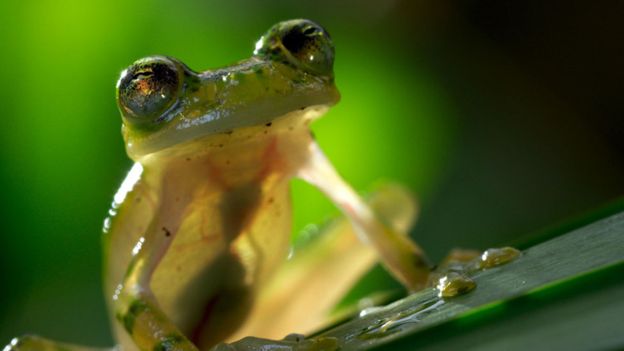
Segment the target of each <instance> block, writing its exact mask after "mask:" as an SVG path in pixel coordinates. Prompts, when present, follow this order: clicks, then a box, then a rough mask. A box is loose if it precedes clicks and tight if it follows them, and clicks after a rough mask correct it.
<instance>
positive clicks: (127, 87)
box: [122, 63, 178, 117]
mask: <svg viewBox="0 0 624 351" xmlns="http://www.w3.org/2000/svg"><path fill="white" fill-rule="evenodd" d="M128 76H129V79H128V80H127V81H126V82H125V84H123V86H122V90H123V91H122V99H123V102H124V105H125V106H126V108H127V109H129V110H130V111H131V112H132V113H133V114H134V115H135V117H149V116H152V115H153V114H156V113H162V112H164V111H163V110H164V109H165V107H166V106H167V105H168V102H169V101H170V99H171V97H172V96H173V95H174V94H175V92H176V88H177V85H178V77H177V74H176V72H174V71H173V70H172V69H171V68H170V67H168V66H167V65H166V64H163V63H152V64H149V65H142V66H137V67H135V68H134V69H133V72H131V74H129V75H128Z"/></svg>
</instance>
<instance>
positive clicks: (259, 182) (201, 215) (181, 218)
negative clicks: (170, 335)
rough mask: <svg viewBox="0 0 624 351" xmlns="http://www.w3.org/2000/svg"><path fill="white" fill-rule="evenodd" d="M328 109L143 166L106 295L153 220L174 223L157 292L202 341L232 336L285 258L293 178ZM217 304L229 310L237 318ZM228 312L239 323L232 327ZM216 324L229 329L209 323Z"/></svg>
mask: <svg viewBox="0 0 624 351" xmlns="http://www.w3.org/2000/svg"><path fill="white" fill-rule="evenodd" d="M322 110H324V108H322V107H308V108H305V109H304V110H301V111H298V112H295V113H291V114H290V115H289V116H285V117H284V118H280V119H277V120H275V121H274V122H272V123H271V124H270V125H269V126H267V125H262V126H254V127H247V128H244V129H241V130H234V131H232V133H223V134H219V135H216V136H209V137H205V138H204V139H205V140H199V141H197V142H193V143H192V144H189V145H185V147H184V150H183V151H181V150H175V151H174V150H166V151H162V152H166V153H169V152H171V154H170V155H167V156H165V155H159V156H158V157H152V158H150V159H148V160H145V161H144V162H142V166H141V165H137V166H135V167H137V168H136V169H138V170H140V171H141V175H140V178H135V179H137V183H136V185H135V186H134V187H133V188H132V190H131V191H129V193H128V194H127V196H126V198H125V199H124V201H123V203H121V204H120V205H119V206H118V209H116V212H117V214H116V215H115V216H114V217H113V218H112V219H111V221H110V224H109V226H110V228H109V229H108V232H109V233H108V234H107V235H106V240H107V246H108V250H107V251H108V252H107V256H109V257H111V253H115V254H114V255H113V256H112V257H114V258H115V259H114V260H109V261H108V264H107V274H106V276H107V278H106V287H107V291H106V294H107V296H109V297H110V298H113V297H114V296H115V289H117V286H118V285H119V284H120V282H122V281H123V278H124V275H125V274H126V271H127V269H128V266H129V264H130V261H131V260H132V252H133V248H134V247H135V245H136V244H137V242H139V241H140V240H142V239H141V238H142V237H143V236H144V235H145V231H146V230H147V228H149V227H152V228H154V230H155V231H156V233H157V235H161V236H167V235H172V233H173V232H175V233H176V235H175V240H174V241H172V243H171V246H170V247H169V249H168V250H167V253H166V254H165V256H164V257H163V258H162V260H161V263H160V264H159V265H158V267H157V268H156V271H155V272H154V275H153V277H152V280H151V287H152V290H153V291H154V295H155V296H156V298H157V300H158V303H159V305H160V306H161V308H162V309H163V311H164V312H165V314H166V315H167V316H169V317H170V318H171V319H172V321H173V322H174V323H175V324H176V325H177V326H178V327H179V328H180V329H181V330H182V331H183V332H184V333H185V334H186V335H189V336H193V338H194V341H195V342H196V343H198V344H203V343H202V342H200V340H201V339H202V337H203V338H206V339H207V341H206V342H205V343H208V344H214V342H215V341H218V340H223V338H224V337H225V336H227V335H228V334H229V333H230V332H232V331H233V330H234V328H235V327H237V326H238V325H239V324H240V322H241V321H242V320H243V319H244V317H245V316H246V315H248V314H249V309H250V307H251V305H250V304H251V300H252V298H253V297H254V296H253V295H254V294H255V292H256V291H258V286H257V284H258V283H259V282H266V281H267V279H268V278H269V277H270V276H271V275H272V273H273V272H274V271H275V269H276V268H277V267H278V266H279V264H280V263H282V262H284V261H285V260H286V257H287V255H288V252H289V249H290V231H291V226H290V221H291V206H290V198H289V188H288V186H289V184H288V181H289V179H290V178H292V177H293V175H294V174H295V172H296V171H297V170H298V169H300V168H301V163H302V162H304V161H305V155H307V153H308V151H307V149H308V148H309V146H310V143H311V142H313V140H312V138H311V135H310V133H309V131H308V129H307V127H306V124H307V123H306V121H309V120H310V119H311V118H313V117H314V116H315V115H318V114H319V113H321V112H322ZM179 152H181V153H179ZM136 174H137V171H135V173H133V174H132V177H135V176H136ZM139 179H140V180H139ZM126 206H128V209H127V210H126ZM160 206H164V207H165V208H159V207H160ZM115 207H117V206H115ZM157 213H158V215H156V214H157ZM155 216H157V218H158V223H157V224H155V223H153V219H154V218H155ZM223 295H227V296H235V298H233V299H223V298H220V297H222V296H223ZM111 308H115V303H114V301H112V300H111ZM214 311H227V314H228V315H229V318H225V317H226V316H224V315H221V314H220V313H215V312H214ZM213 318H216V320H213ZM228 320H232V321H231V323H232V325H231V326H227V327H226V326H224V325H223V324H225V323H226V321H228ZM115 324H116V325H117V326H118V327H121V326H120V325H119V324H118V323H115ZM211 327H212V328H213V329H215V331H219V332H222V333H223V335H216V334H215V333H214V332H211V333H207V332H202V329H203V328H207V329H210V328H211ZM224 327H226V328H224ZM118 334H122V335H123V334H125V331H123V330H119V331H118Z"/></svg>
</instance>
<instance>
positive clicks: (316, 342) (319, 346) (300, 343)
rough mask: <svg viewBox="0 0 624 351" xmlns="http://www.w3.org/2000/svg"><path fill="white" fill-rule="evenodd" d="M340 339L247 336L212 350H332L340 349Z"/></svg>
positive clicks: (298, 336) (300, 336)
mask: <svg viewBox="0 0 624 351" xmlns="http://www.w3.org/2000/svg"><path fill="white" fill-rule="evenodd" d="M338 347H339V346H338V340H337V339H336V338H332V337H323V336H321V337H316V338H310V339H306V338H305V337H304V336H303V335H301V334H290V335H288V336H286V337H285V338H284V339H283V340H270V339H262V338H255V337H251V336H249V337H246V338H243V339H240V340H238V341H236V342H233V343H229V344H219V345H217V346H215V347H214V348H213V349H212V351H255V350H280V351H287V350H288V351H290V350H292V351H332V350H338Z"/></svg>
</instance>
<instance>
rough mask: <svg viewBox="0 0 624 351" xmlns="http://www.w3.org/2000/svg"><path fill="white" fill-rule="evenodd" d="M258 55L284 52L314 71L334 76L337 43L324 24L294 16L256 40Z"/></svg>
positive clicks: (284, 54) (290, 58)
mask: <svg viewBox="0 0 624 351" xmlns="http://www.w3.org/2000/svg"><path fill="white" fill-rule="evenodd" d="M256 45H257V46H256V51H255V53H256V54H257V55H264V56H268V57H273V58H274V57H275V56H278V58H280V57H279V56H285V57H284V58H286V59H287V60H288V61H290V62H291V63H293V64H295V65H296V66H298V67H301V68H304V69H306V70H308V71H311V72H312V73H317V74H322V75H328V76H331V75H332V74H333V73H332V72H333V65H334V44H333V43H332V40H331V37H330V36H329V33H327V31H326V30H325V29H323V27H321V26H319V25H318V24H316V23H314V22H312V21H310V20H303V19H299V20H291V21H286V22H281V23H278V24H276V25H275V26H273V27H272V28H271V29H269V31H268V32H267V34H265V35H264V36H263V37H262V38H261V39H260V41H259V42H258V44H256Z"/></svg>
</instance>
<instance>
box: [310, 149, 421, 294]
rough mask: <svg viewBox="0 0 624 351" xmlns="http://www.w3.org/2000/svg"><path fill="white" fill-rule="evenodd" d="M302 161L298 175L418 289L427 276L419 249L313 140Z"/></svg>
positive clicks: (396, 273) (397, 275)
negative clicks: (375, 208)
mask: <svg viewBox="0 0 624 351" xmlns="http://www.w3.org/2000/svg"><path fill="white" fill-rule="evenodd" d="M308 150H309V151H308V152H309V155H307V156H308V158H307V161H306V163H305V164H304V165H303V166H302V167H301V168H300V170H299V172H298V176H299V177H301V178H302V179H304V180H305V181H307V182H309V183H310V184H312V185H314V186H316V187H318V188H319V189H320V190H321V191H322V192H323V193H325V195H327V196H328V197H329V198H330V199H331V200H332V201H333V202H334V203H335V204H336V205H337V206H338V207H339V208H340V209H341V210H342V211H343V212H344V213H345V215H346V216H347V217H348V218H349V219H350V220H351V222H352V224H353V226H354V228H355V230H356V233H357V234H358V235H359V237H360V239H361V240H362V241H364V242H365V243H368V244H370V245H371V246H372V247H373V248H374V249H375V250H376V251H377V253H378V254H379V256H380V258H381V261H382V263H383V264H384V266H385V267H386V268H387V269H388V270H389V271H390V272H391V273H392V274H393V275H394V276H395V278H396V279H397V280H399V281H400V282H401V283H402V284H403V285H404V286H405V287H407V288H408V289H409V290H411V291H416V290H419V289H422V288H423V287H424V286H425V285H426V283H427V279H428V276H429V272H430V269H429V264H428V263H427V259H426V257H425V255H424V253H423V251H422V250H421V249H420V248H419V247H418V246H417V245H416V243H414V242H413V241H411V240H410V239H409V238H408V237H407V235H405V234H404V233H399V232H397V231H395V230H393V229H392V228H391V226H389V225H387V224H385V223H383V222H382V221H381V220H380V217H379V216H378V215H377V214H376V213H375V212H374V211H373V210H372V209H371V208H370V207H369V206H368V205H367V204H366V202H364V201H363V200H362V199H361V198H360V197H359V196H358V195H357V193H356V192H355V191H354V190H353V189H352V188H351V187H350V186H349V185H348V184H347V183H346V182H345V181H344V180H343V179H342V178H341V177H340V175H339V174H338V173H337V172H336V170H335V169H334V167H333V166H332V164H331V163H330V162H329V160H328V159H327V158H326V157H325V155H324V154H323V152H322V151H321V149H320V148H319V146H318V144H316V142H314V141H311V144H310V147H309V148H308Z"/></svg>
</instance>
